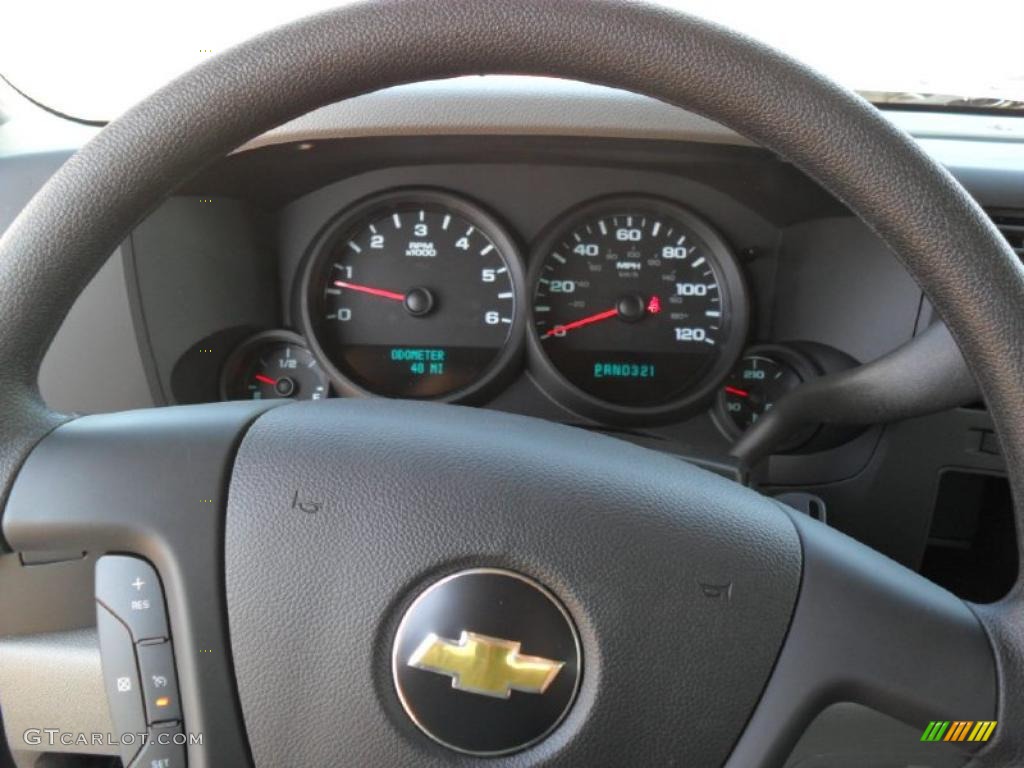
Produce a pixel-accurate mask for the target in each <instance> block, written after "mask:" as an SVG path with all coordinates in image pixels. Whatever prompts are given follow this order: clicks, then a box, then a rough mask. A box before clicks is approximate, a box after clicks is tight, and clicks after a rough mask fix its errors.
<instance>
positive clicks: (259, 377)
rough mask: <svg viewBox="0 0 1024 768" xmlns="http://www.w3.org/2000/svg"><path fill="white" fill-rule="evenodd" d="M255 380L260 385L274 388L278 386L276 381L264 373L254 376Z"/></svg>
mask: <svg viewBox="0 0 1024 768" xmlns="http://www.w3.org/2000/svg"><path fill="white" fill-rule="evenodd" d="M253 378H254V379H256V381H258V382H259V383H260V384H269V385H270V386H272V387H276V386H277V380H276V379H272V378H270V377H269V376H264V375H263V374H262V373H257V374H256V375H255V376H253Z"/></svg>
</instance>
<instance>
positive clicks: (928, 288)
mask: <svg viewBox="0 0 1024 768" xmlns="http://www.w3.org/2000/svg"><path fill="white" fill-rule="evenodd" d="M480 72H494V73H499V72H500V73H516V74H532V75H550V76H561V77H566V78H572V79H578V80H584V81H589V82H594V83H599V84H603V85H609V86H614V87H618V88H623V89H626V90H630V91H634V92H638V93H642V94H644V95H648V96H652V97H654V98H657V99H660V100H662V101H665V102H668V103H671V104H674V105H677V106H681V107H684V108H687V109H690V110H692V111H694V112H697V113H700V114H703V115H705V116H707V117H710V118H712V119H715V120H716V121H718V122H721V123H723V124H724V125H726V126H727V127H730V128H732V129H734V130H736V131H738V132H740V133H742V134H744V135H745V136H747V137H749V138H751V139H753V140H754V141H756V142H757V143H759V144H761V145H763V146H765V147H767V148H768V149H771V150H773V151H775V152H776V153H778V154H779V155H780V156H782V157H783V158H785V159H786V160H788V161H790V162H792V163H793V164H794V165H795V166H797V167H798V168H800V169H801V170H803V171H805V172H806V173H807V174H808V175H809V176H811V177H812V178H814V179H815V180H816V181H818V182H819V183H820V184H821V185H822V186H823V187H824V188H825V189H827V190H829V191H830V192H831V193H833V194H834V195H835V196H836V197H838V198H839V199H840V200H842V201H843V202H844V203H845V204H846V205H847V206H848V207H849V208H850V209H851V210H852V211H853V212H855V213H856V214H857V215H858V216H860V217H861V218H862V219H863V220H864V221H865V222H866V223H867V224H868V225H869V226H870V227H871V228H872V229H873V230H874V231H875V232H877V233H878V234H879V236H880V237H881V238H882V239H883V240H884V241H885V242H886V243H887V244H888V245H889V246H890V247H891V248H892V249H893V251H894V252H895V253H896V255H897V256H898V257H899V258H900V259H901V260H902V261H903V263H904V264H905V266H906V267H907V269H908V270H909V272H910V273H911V274H912V275H913V276H914V277H915V278H916V279H917V280H918V282H919V283H920V284H921V286H922V287H923V289H924V290H925V292H926V294H927V295H928V297H929V299H930V300H931V301H932V302H933V304H934V305H935V307H936V309H937V310H938V312H939V314H940V315H941V316H942V317H943V319H944V320H945V321H946V323H947V324H948V326H949V327H950V329H951V331H952V333H953V335H954V337H955V338H956V339H957V341H958V342H959V344H960V347H961V349H962V350H963V352H964V356H965V358H966V359H967V361H968V363H969V365H970V367H971V369H972V371H973V373H974V374H975V376H976V377H977V379H978V382H979V384H980V386H981V388H982V391H983V392H984V394H985V398H986V401H987V403H988V406H989V408H990V411H991V413H992V416H993V419H994V421H995V423H996V426H997V431H998V433H999V437H1000V441H1001V444H1002V448H1003V453H1004V456H1005V457H1006V462H1007V467H1008V472H1009V476H1010V480H1011V484H1012V487H1013V490H1014V493H1015V496H1016V498H1017V499H1021V498H1024V388H1022V387H1021V386H1020V382H1021V381H1024V345H1021V344H1020V339H1021V337H1022V335H1024V269H1022V268H1021V265H1020V263H1019V262H1018V261H1017V260H1016V258H1015V256H1014V254H1013V253H1012V251H1011V250H1010V249H1009V247H1008V246H1007V244H1006V243H1005V242H1004V241H1003V240H1002V238H1001V236H1000V235H999V233H998V232H997V231H996V230H995V228H994V227H993V226H992V224H991V223H990V221H989V220H988V218H987V217H986V216H985V214H984V213H983V212H982V211H981V210H980V209H979V207H978V206H977V204H976V203H974V201H973V200H972V199H971V198H970V197H969V196H968V195H967V193H966V192H965V191H964V190H963V189H962V187H960V185H959V184H958V183H957V182H956V181H955V180H954V179H953V178H952V177H951V176H950V175H949V174H948V173H947V172H946V171H945V170H944V169H942V168H941V167H939V166H938V165H937V164H936V163H935V162H934V161H933V160H931V159H930V158H928V157H927V156H926V155H925V154H924V153H923V152H922V151H921V150H920V149H919V148H918V147H917V146H916V145H915V144H914V142H913V141H912V140H910V139H909V137H907V136H906V135H905V134H903V133H902V132H901V131H899V130H898V129H896V128H895V127H893V126H892V125H891V124H890V123H889V122H887V121H886V120H885V119H884V117H882V116H881V115H880V114H879V113H878V112H877V111H876V110H875V109H874V108H873V107H871V106H870V105H868V104H867V103H866V102H864V101H863V100H861V99H859V98H858V97H856V96H854V95H853V94H851V93H849V92H848V91H846V90H844V89H841V88H839V87H837V86H835V85H834V84H832V83H831V82H829V81H827V80H825V79H823V78H822V77H821V76H819V75H818V74H816V73H814V72H813V71H811V70H809V69H807V68H806V67H804V66H802V65H800V64H799V63H797V62H795V61H793V60H791V59H789V58H787V57H786V56H784V55H782V54H780V53H778V52H776V51H773V50H771V49H769V48H767V47H765V46H762V45H760V44H758V43H756V42H754V41H752V40H750V39H747V38H745V37H742V36H740V35H737V34H735V33H733V32H730V31H728V30H725V29H723V28H721V27H718V26H716V25H713V24H710V23H708V22H705V21H701V20H697V19H694V18H691V17H686V16H683V15H680V14H677V13H673V12H670V11H667V10H662V9H657V8H651V7H646V6H642V5H637V4H633V3H627V2H613V1H607V2H606V1H603V0H599V1H597V2H594V1H592V0H522V1H521V2H516V3H488V2H480V1H479V0H443V1H438V0H431V2H419V1H418V0H385V1H384V2H374V3H364V4H359V5H355V6H351V7H346V8H343V9H340V10H337V11H332V12H329V13H325V14H321V15H319V16H315V17H311V18H309V19H305V20H302V21H299V22H296V23H294V24H291V25H288V26H286V27H282V28H280V29H278V30H275V31H272V32H270V33H268V34H265V35H263V36H261V37H258V38H256V39H254V40H252V41H250V42H248V43H245V44H243V45H240V46H238V47H236V48H233V49H231V50H229V51H227V52H225V53H223V54H221V55H219V56H217V57H215V58H213V59H211V60H210V61H209V62H207V63H205V64H203V65H202V66H200V67H198V68H196V69H195V70H192V71H191V72H189V73H186V74H185V75H183V76H182V77H180V78H178V79H177V80H175V81H174V82H172V83H170V84H169V85H167V86H165V87H164V88H163V89H161V90H160V91H158V92H157V93H155V94H154V95H153V96H151V97H150V98H148V99H147V100H145V101H144V102H142V103H141V104H139V105H138V106H136V107H135V108H133V109H132V110H130V111H129V112H127V113H126V114H124V115H123V116H122V117H121V118H119V119H118V120H116V121H114V122H113V123H111V124H110V125H109V126H108V127H107V128H105V129H104V130H103V131H102V132H101V133H100V134H99V135H98V136H97V137H96V138H95V139H93V140H92V141H91V142H89V144H87V145H86V146H85V147H83V148H82V149H81V150H80V151H79V152H78V153H77V154H76V155H75V156H74V157H72V158H71V159H70V160H69V161H68V162H67V163H66V164H65V165H64V166H63V167H62V168H61V169H60V170H59V171H58V172H57V173H56V174H55V175H54V177H53V178H52V179H51V180H50V181H49V182H48V183H47V184H46V185H45V186H44V187H43V188H42V189H41V190H40V191H39V193H38V194H37V195H36V197H35V198H34V199H33V200H32V202H31V203H30V204H29V205H28V206H27V207H26V208H25V209H24V210H23V211H22V213H21V215H20V216H19V217H18V219H17V220H16V221H15V222H14V223H13V224H12V225H11V227H10V228H9V229H8V230H7V232H6V233H5V234H4V236H3V238H2V240H0V412H2V413H3V414H4V415H3V418H2V420H0V489H2V495H3V498H5V499H6V497H7V494H8V493H9V491H10V489H11V487H12V483H13V481H14V478H15V477H16V475H17V471H18V468H19V467H21V466H22V464H23V463H24V461H25V459H26V457H27V456H28V455H29V453H30V452H31V451H32V448H33V446H35V445H36V444H37V443H38V442H39V441H40V440H41V439H42V438H43V437H44V436H45V435H46V434H47V433H49V432H50V431H52V430H53V429H54V427H55V426H57V425H58V424H60V423H61V422H62V421H64V420H66V417H63V416H60V415H58V414H55V413H52V412H51V411H49V410H48V409H47V408H46V407H45V406H44V405H43V404H42V402H41V400H40V398H39V395H38V391H37V387H36V379H37V376H38V370H39V365H40V362H41V360H42V356H43V354H44V352H45V350H46V348H47V347H48V345H49V341H50V340H51V339H52V338H53V336H54V334H55V333H56V331H57V329H58V327H59V325H60V323H61V321H62V320H63V318H64V317H65V315H66V314H67V312H68V310H69V309H70V307H71V304H72V302H73V301H74V299H75V298H76V297H77V295H78V294H79V293H80V291H81V290H82V288H83V287H84V286H85V284H86V283H87V282H88V280H89V279H90V278H91V277H92V275H93V274H94V273H95V272H96V271H97V270H98V268H99V267H100V265H101V264H102V263H103V261H104V260H105V259H106V258H107V257H108V256H109V254H110V253H111V252H112V251H113V250H114V249H115V248H116V246H117V245H118V244H119V242H120V241H121V239H122V238H123V237H124V236H125V234H126V233H127V232H128V231H129V230H130V229H131V228H132V227H133V226H134V225H135V224H136V223H137V222H138V221H140V220H141V219H142V218H143V217H144V216H145V215H147V213H148V212H150V211H151V210H153V208H155V207H156V206H157V205H158V204H159V203H160V202H161V201H162V200H163V199H164V198H165V197H166V196H167V195H169V194H170V193H171V192H172V191H173V190H174V188H175V187H176V186H177V185H178V184H180V183H181V182H183V181H184V180H186V179H187V178H189V177H190V176H192V175H194V174H195V173H196V172H198V171H199V170H200V169H201V168H202V167H204V166H205V165H206V164H208V163H210V162H212V161H213V160H215V159H217V158H218V157H221V156H223V155H224V154H225V153H227V152H229V151H231V150H232V149H234V148H235V147H237V146H239V145H241V144H242V143H244V142H245V141H246V140H248V139H250V138H252V137H253V136H255V135H258V134H259V133H261V132H263V131H265V130H268V129H270V128H272V127H274V126H276V125H279V124H281V123H283V122H285V121H287V120H289V119H291V118H293V117H296V116H298V115H300V114H303V113H306V112H308V111H310V110H312V109H314V108H317V107H319V106H322V105H324V104H328V103H332V102H335V101H339V100H342V99H345V98H349V97H352V96H355V95H358V94H360V93H364V92H368V91H372V90H377V89H380V88H383V87H387V86H391V85H396V84H401V83H406V82H411V81H416V80H424V79H435V78H443V77H450V76H456V75H462V74H473V73H480ZM1016 520H1017V529H1018V531H1021V530H1022V529H1024V518H1022V507H1021V505H1020V504H1019V503H1018V505H1017V515H1016ZM1022 601H1024V588H1022V585H1021V582H1020V581H1018V584H1017V586H1016V587H1015V588H1014V589H1013V591H1012V592H1011V594H1010V595H1008V596H1007V597H1006V598H1004V599H1003V600H1002V601H1000V602H999V603H996V604H993V605H991V606H981V607H976V608H975V610H976V612H977V614H978V615H979V617H980V618H981V620H982V622H983V623H984V625H985V627H986V629H987V631H988V632H989V635H990V638H991V641H992V644H993V646H994V649H995V654H996V659H997V665H998V669H999V675H1000V678H999V685H998V689H999V703H1000V710H1001V711H1000V720H1002V721H1004V722H1014V721H1017V722H1019V721H1020V720H1021V718H1022V717H1024V715H1022V713H1024V698H1022V696H1021V693H1020V692H1021V690H1024V685H1021V680H1022V677H1024V675H1022V665H1024V662H1022V658H1024V640H1022V635H1024V632H1022V629H1021V623H1022V619H1021V618H1020V617H1021V615H1022V614H1024V611H1022ZM1022 748H1024V742H1022V741H1021V740H1020V739H1019V737H1017V736H1014V735H1013V733H1012V729H1009V728H1007V729H1000V731H999V732H998V735H997V738H996V740H995V741H994V742H993V744H992V745H991V746H990V747H989V750H990V751H989V754H991V755H992V756H993V757H992V759H993V760H997V761H999V762H1015V761H1019V760H1020V759H1021V755H1022V752H1021V750H1022Z"/></svg>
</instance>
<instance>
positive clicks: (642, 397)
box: [532, 198, 746, 412]
mask: <svg viewBox="0 0 1024 768" xmlns="http://www.w3.org/2000/svg"><path fill="white" fill-rule="evenodd" d="M534 259H535V263H534V268H533V272H532V277H533V313H532V315H533V325H534V331H535V346H537V347H539V349H540V351H541V353H542V354H543V356H544V358H545V359H546V361H547V362H548V363H549V364H550V365H551V366H552V367H553V368H554V369H555V370H556V371H557V373H558V374H559V375H560V377H561V378H562V379H563V380H564V381H565V382H567V383H568V384H569V385H570V386H571V387H572V388H573V389H575V390H576V391H577V392H578V393H582V394H583V397H584V399H589V400H591V401H592V402H597V403H600V404H606V405H609V406H611V407H613V408H620V409H628V410H632V411H637V410H653V411H661V412H668V411H672V410H676V409H677V408H678V407H681V406H685V405H686V404H688V403H689V402H691V401H693V400H695V399H697V398H698V397H703V396H704V395H707V394H710V391H711V389H712V388H713V387H714V385H715V383H716V379H717V380H720V379H721V377H723V376H724V375H725V373H726V371H727V370H728V367H729V366H730V365H731V363H732V362H733V361H734V360H735V359H736V357H737V356H738V354H739V351H740V345H741V344H742V335H743V333H745V329H746V307H745V296H744V293H743V281H742V279H741V278H740V275H739V270H738V268H737V266H736V264H735V261H734V259H733V257H732V256H731V254H730V253H729V250H728V248H727V247H726V245H725V243H724V242H723V241H722V239H721V238H720V237H719V236H717V235H716V234H715V232H714V231H713V230H712V229H711V228H710V227H709V226H707V225H706V224H704V223H703V222H702V221H700V220H699V219H697V218H696V217H695V216H693V215H692V214H690V213H689V212H687V211H685V210H684V209H681V208H679V207H678V206H675V205H672V204H670V203H667V202H664V201H661V200H655V199H647V198H640V199H628V200H626V199H620V200H605V201H600V202H598V203H596V204H592V205H588V206H586V207H585V208H583V209H581V210H579V211H578V212H576V213H575V214H570V216H569V217H568V218H567V219H566V221H565V222H564V224H563V225H562V226H560V227H557V228H556V229H555V230H553V231H552V232H551V233H550V234H549V236H548V237H547V238H545V239H544V240H543V241H542V242H541V244H540V246H539V251H538V252H535V253H534Z"/></svg>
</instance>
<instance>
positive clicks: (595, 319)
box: [541, 307, 619, 339]
mask: <svg viewBox="0 0 1024 768" xmlns="http://www.w3.org/2000/svg"><path fill="white" fill-rule="evenodd" d="M618 314H619V310H618V309H617V308H615V307H612V308H611V309H606V310H605V311H604V312H598V313H597V314H595V315H589V316H588V317H584V318H582V319H580V320H573V321H572V322H571V323H566V324H565V325H556V326H555V327H554V328H552V329H551V330H550V331H548V332H547V333H545V334H544V335H543V336H541V338H542V339H546V338H548V337H549V336H556V335H560V334H564V333H565V332H566V331H571V330H573V329H574V328H582V327H583V326H584V325H590V324H591V323H599V322H601V321H602V320H607V319H609V318H612V317H615V316H616V315H618Z"/></svg>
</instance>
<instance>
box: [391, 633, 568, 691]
mask: <svg viewBox="0 0 1024 768" xmlns="http://www.w3.org/2000/svg"><path fill="white" fill-rule="evenodd" d="M519 647H520V644H519V643H516V642H513V641H512V640H501V639H499V638H497V637H488V636H487V635H478V634H477V633H476V632H465V631H464V632H462V633H461V634H460V635H459V640H458V642H455V641H452V640H445V639H444V638H442V637H438V636H437V635H435V634H434V633H430V634H429V635H427V636H426V638H424V640H423V642H422V643H420V645H419V647H418V648H417V649H416V651H415V652H414V653H413V654H412V656H411V657H410V658H409V666H410V667H416V668H417V669H425V670H427V671H428V672H437V673H438V674H441V675H448V677H450V678H451V679H452V688H456V689H458V690H460V691H466V692H467V693H479V694H480V695H482V696H493V697H495V698H497V699H507V698H508V697H509V696H511V695H512V691H513V690H516V691H522V692H523V693H544V691H546V690H547V689H548V686H549V685H551V681H552V680H554V679H555V675H557V674H558V672H559V670H561V669H562V667H563V666H565V664H564V662H561V661H552V660H551V659H545V658H543V657H541V656H524V655H523V654H521V653H519Z"/></svg>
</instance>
